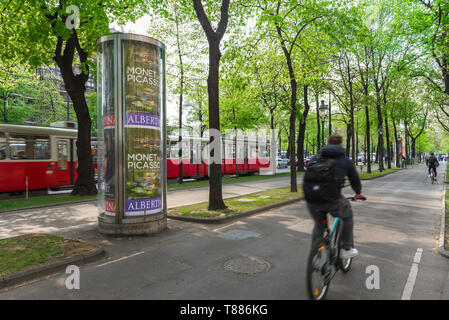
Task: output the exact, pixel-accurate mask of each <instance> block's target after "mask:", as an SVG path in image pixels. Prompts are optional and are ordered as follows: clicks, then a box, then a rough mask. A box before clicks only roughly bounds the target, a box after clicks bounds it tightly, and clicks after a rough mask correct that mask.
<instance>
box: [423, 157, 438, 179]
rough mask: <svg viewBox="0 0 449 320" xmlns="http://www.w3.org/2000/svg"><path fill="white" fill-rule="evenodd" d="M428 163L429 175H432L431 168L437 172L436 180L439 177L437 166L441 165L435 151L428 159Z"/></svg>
mask: <svg viewBox="0 0 449 320" xmlns="http://www.w3.org/2000/svg"><path fill="white" fill-rule="evenodd" d="M426 165H427V167H428V168H429V177H430V172H431V171H430V170H432V169H433V172H434V173H435V180H436V179H437V167H438V166H439V165H440V163H439V162H438V160H437V158H436V157H435V154H434V153H433V152H431V153H430V157H428V158H427V159H426Z"/></svg>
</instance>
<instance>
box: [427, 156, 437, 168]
mask: <svg viewBox="0 0 449 320" xmlns="http://www.w3.org/2000/svg"><path fill="white" fill-rule="evenodd" d="M428 161H429V166H432V167H434V166H435V164H436V162H437V159H436V158H435V157H430V158H429V160H428Z"/></svg>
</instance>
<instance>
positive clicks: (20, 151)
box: [9, 135, 33, 160]
mask: <svg viewBox="0 0 449 320" xmlns="http://www.w3.org/2000/svg"><path fill="white" fill-rule="evenodd" d="M27 150H29V148H27V139H26V138H25V137H19V136H14V135H11V136H10V137H9V154H10V157H11V159H14V160H20V159H32V158H33V157H32V156H31V157H30V153H31V152H27Z"/></svg>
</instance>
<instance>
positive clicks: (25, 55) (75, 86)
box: [0, 0, 139, 195]
mask: <svg viewBox="0 0 449 320" xmlns="http://www.w3.org/2000/svg"><path fill="white" fill-rule="evenodd" d="M138 7H139V5H138V4H137V1H133V0H127V1H125V0H116V1H113V0H108V1H103V2H98V1H93V0H89V1H87V0H82V1H81V0H70V1H68V0H58V1H51V2H42V1H37V0H17V1H7V2H5V1H3V2H1V3H0V20H1V21H2V28H0V59H1V60H3V61H15V60H17V61H19V62H20V63H22V64H29V65H30V66H31V67H40V66H42V65H51V64H52V62H54V63H56V65H57V66H58V67H59V69H60V71H61V75H62V78H63V81H64V85H65V88H66V90H67V93H68V94H69V96H70V98H71V100H72V102H73V108H74V110H75V113H76V116H77V122H78V139H77V156H78V168H77V172H78V179H77V181H76V182H75V186H74V189H73V191H72V194H79V195H87V194H96V193H97V189H96V185H95V181H94V170H93V164H92V154H91V147H90V140H91V128H92V122H91V119H90V116H89V109H88V105H87V101H86V97H85V92H86V82H87V80H88V78H89V74H90V70H91V68H92V66H93V64H94V62H93V58H94V53H95V52H96V40H97V38H98V37H100V36H102V35H105V34H107V33H109V22H110V19H111V18H110V17H115V18H117V19H118V18H121V19H125V18H126V17H128V18H130V19H134V18H135V17H136V15H137V12H139V10H136V11H134V9H136V8H138Z"/></svg>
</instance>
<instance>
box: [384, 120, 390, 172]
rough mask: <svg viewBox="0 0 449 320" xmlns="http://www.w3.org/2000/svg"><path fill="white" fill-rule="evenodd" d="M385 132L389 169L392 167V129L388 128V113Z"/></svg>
mask: <svg viewBox="0 0 449 320" xmlns="http://www.w3.org/2000/svg"><path fill="white" fill-rule="evenodd" d="M385 133H386V138H387V154H388V157H387V165H388V167H387V168H388V169H391V148H390V131H389V128H388V118H387V115H385Z"/></svg>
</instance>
